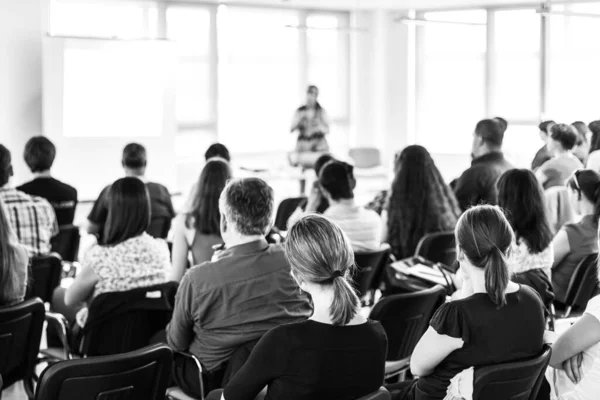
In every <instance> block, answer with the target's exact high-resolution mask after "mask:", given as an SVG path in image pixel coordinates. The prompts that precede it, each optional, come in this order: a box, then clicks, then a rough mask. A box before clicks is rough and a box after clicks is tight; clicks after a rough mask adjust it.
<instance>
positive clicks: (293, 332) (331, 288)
mask: <svg viewBox="0 0 600 400" xmlns="http://www.w3.org/2000/svg"><path fill="white" fill-rule="evenodd" d="M285 253H286V257H287V259H288V260H289V261H290V264H291V266H292V276H293V277H294V279H295V280H296V282H298V285H299V286H300V289H301V290H302V291H304V292H307V293H309V294H310V297H311V299H312V302H313V307H314V313H313V315H312V317H310V318H309V319H308V320H307V321H302V322H296V323H291V324H287V325H282V326H279V327H276V328H273V329H271V330H270V331H269V332H267V333H266V334H265V335H264V336H263V337H262V339H261V340H260V341H259V343H258V344H257V345H256V347H255V348H254V350H253V351H252V354H251V356H250V358H249V359H248V361H247V362H246V364H245V365H244V366H243V367H242V369H241V370H240V371H239V372H238V373H237V374H236V375H235V376H234V378H233V379H232V380H231V381H230V382H229V383H228V384H227V386H226V387H225V390H224V392H223V391H218V392H213V393H211V394H210V396H209V400H211V399H214V400H219V399H227V400H253V399H254V398H255V396H256V395H257V394H258V393H259V392H260V391H261V390H262V389H263V388H264V387H265V386H268V389H267V395H266V397H267V398H269V399H288V400H293V399H356V398H358V397H362V396H365V395H368V394H370V393H372V392H375V391H377V389H379V387H380V386H381V385H382V384H383V377H384V367H385V358H386V353H387V338H386V335H385V331H384V330H383V327H382V326H381V324H380V323H379V322H377V321H371V320H367V319H366V318H365V317H363V316H361V315H360V313H359V312H358V311H359V307H360V301H359V299H358V297H357V295H356V292H355V291H354V289H353V288H352V286H351V284H350V274H351V273H352V271H351V269H352V267H353V265H354V253H353V251H352V247H351V246H350V242H349V241H348V237H347V236H346V235H345V234H344V233H343V232H342V230H341V229H340V228H339V227H338V226H337V225H336V224H334V223H332V222H330V221H329V220H328V219H326V218H325V217H323V216H320V215H316V214H312V215H308V216H305V217H304V218H302V219H301V220H300V221H299V222H297V223H296V224H295V225H294V226H292V227H291V229H290V231H289V233H288V236H287V240H286V242H285ZM221 392H223V396H222V397H221V396H220V393H221Z"/></svg>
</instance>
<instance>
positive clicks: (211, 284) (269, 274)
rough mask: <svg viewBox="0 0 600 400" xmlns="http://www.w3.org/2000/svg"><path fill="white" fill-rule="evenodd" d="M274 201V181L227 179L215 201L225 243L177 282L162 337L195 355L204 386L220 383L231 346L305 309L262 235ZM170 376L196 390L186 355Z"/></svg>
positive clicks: (281, 259)
mask: <svg viewBox="0 0 600 400" xmlns="http://www.w3.org/2000/svg"><path fill="white" fill-rule="evenodd" d="M273 203H274V199H273V189H271V187H269V186H268V185H267V184H266V183H265V182H264V181H263V180H261V179H258V178H245V179H235V180H232V181H231V182H229V183H228V184H227V186H226V187H225V189H224V190H223V192H222V193H221V198H220V201H219V210H220V212H221V236H222V238H223V241H224V242H225V244H224V245H223V246H222V248H221V249H219V250H218V251H217V252H215V255H214V256H213V260H212V261H209V262H206V263H203V264H201V265H199V266H196V267H194V268H191V269H190V270H188V272H187V273H186V275H185V276H184V277H183V279H182V281H181V283H180V285H179V289H178V291H177V297H176V300H175V308H174V311H173V318H172V319H171V322H170V323H169V325H168V326H167V329H166V336H167V342H168V344H169V345H170V346H171V347H172V348H173V349H174V350H176V351H179V352H190V353H192V354H193V355H194V356H196V357H197V358H198V359H199V360H200V362H201V363H202V367H203V376H204V381H205V383H204V385H205V388H207V390H212V389H214V388H219V387H221V386H220V385H221V381H222V379H223V375H224V371H225V369H226V366H227V364H228V362H229V360H230V358H231V356H232V354H233V352H234V351H235V350H236V349H237V348H239V347H241V346H243V345H245V344H247V343H248V342H251V341H253V340H257V339H259V338H260V337H261V336H262V335H263V334H264V333H265V332H267V331H268V330H270V329H271V328H274V327H276V326H279V325H282V324H287V323H290V322H296V321H299V320H304V319H306V318H307V317H309V316H310V314H311V307H310V305H309V302H308V298H307V296H306V295H304V294H303V293H301V292H300V290H299V288H298V285H297V284H296V282H295V281H294V280H293V278H292V277H291V275H290V266H289V264H288V262H287V260H286V258H285V255H284V252H283V249H282V247H281V246H280V245H272V244H268V243H267V241H266V239H265V234H266V233H267V232H268V231H269V229H270V228H271V225H272V223H273ZM174 377H175V380H176V382H177V384H178V385H179V386H180V387H181V388H182V389H183V390H184V391H185V392H186V393H188V394H189V395H191V396H194V397H199V396H200V393H199V392H200V386H199V382H198V373H197V370H196V369H195V368H194V366H193V363H190V362H188V361H184V360H178V359H176V361H175V368H174Z"/></svg>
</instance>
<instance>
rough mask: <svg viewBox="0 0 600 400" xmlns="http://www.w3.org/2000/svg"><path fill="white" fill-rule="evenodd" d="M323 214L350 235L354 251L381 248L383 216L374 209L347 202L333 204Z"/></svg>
mask: <svg viewBox="0 0 600 400" xmlns="http://www.w3.org/2000/svg"><path fill="white" fill-rule="evenodd" d="M323 215H324V216H325V217H327V218H329V219H330V220H332V221H333V222H335V223H337V224H338V225H339V226H340V228H342V231H344V232H345V233H346V235H348V238H349V239H350V242H351V243H352V248H353V249H354V251H376V250H379V249H380V248H381V217H380V216H379V214H377V213H376V212H375V211H373V210H367V209H366V208H364V207H359V206H355V205H345V204H331V205H330V206H329V208H328V209H327V210H325V212H324V213H323Z"/></svg>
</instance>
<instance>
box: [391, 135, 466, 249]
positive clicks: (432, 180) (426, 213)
mask: <svg viewBox="0 0 600 400" xmlns="http://www.w3.org/2000/svg"><path fill="white" fill-rule="evenodd" d="M394 170H395V177H394V181H393V182H392V188H391V190H390V196H389V199H388V202H387V204H386V206H385V207H384V211H383V213H382V221H383V232H384V233H383V237H382V241H384V242H387V243H389V244H390V246H391V249H392V254H394V256H395V257H396V258H397V259H399V260H400V259H403V258H406V257H410V256H412V255H414V254H415V249H416V248H417V244H418V243H419V240H420V239H421V238H422V237H423V236H425V235H426V234H428V233H435V232H443V231H451V230H453V229H454V227H455V226H456V221H457V220H458V217H459V216H460V213H461V212H460V207H459V206H458V202H457V201H456V197H454V193H453V192H452V190H451V189H450V187H449V186H448V185H446V183H445V182H444V178H442V174H440V171H439V170H438V169H437V167H436V166H435V163H434V162H433V159H432V158H431V156H430V155H429V153H428V152H427V150H426V149H425V148H423V147H421V146H408V147H407V148H405V149H404V150H403V151H402V153H400V156H397V157H396V162H395V166H394Z"/></svg>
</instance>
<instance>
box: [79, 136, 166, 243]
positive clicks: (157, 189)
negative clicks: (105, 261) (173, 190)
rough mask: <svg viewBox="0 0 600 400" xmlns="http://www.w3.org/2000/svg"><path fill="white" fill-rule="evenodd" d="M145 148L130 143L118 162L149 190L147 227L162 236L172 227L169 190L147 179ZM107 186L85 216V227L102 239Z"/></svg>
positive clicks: (126, 174)
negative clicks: (86, 219)
mask: <svg viewBox="0 0 600 400" xmlns="http://www.w3.org/2000/svg"><path fill="white" fill-rule="evenodd" d="M146 164H147V157H146V149H145V148H144V146H142V145H141V144H138V143H129V144H128V145H127V146H125V148H124V149H123V158H122V160H121V165H122V166H123V169H124V170H125V176H133V177H136V178H139V179H141V180H142V181H143V182H144V183H145V184H146V188H147V189H148V194H149V195H150V226H149V227H148V230H147V231H146V232H148V234H150V235H152V236H154V237H157V238H161V239H165V238H166V237H167V234H168V233H169V229H170V228H171V220H172V219H173V218H174V217H175V210H174V209H173V203H172V202H171V195H170V193H169V190H168V189H167V188H166V187H164V186H163V185H161V184H159V183H155V182H149V181H147V180H146V178H145V176H144V175H145V173H146ZM109 189H110V185H108V186H107V187H105V188H104V189H103V190H102V192H101V193H100V196H98V199H97V200H96V202H95V203H94V206H93V207H92V211H90V214H89V215H88V228H87V231H88V233H90V234H93V235H98V237H99V238H100V240H102V234H103V227H104V223H105V222H106V218H107V216H108V203H107V196H108V190H109Z"/></svg>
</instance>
